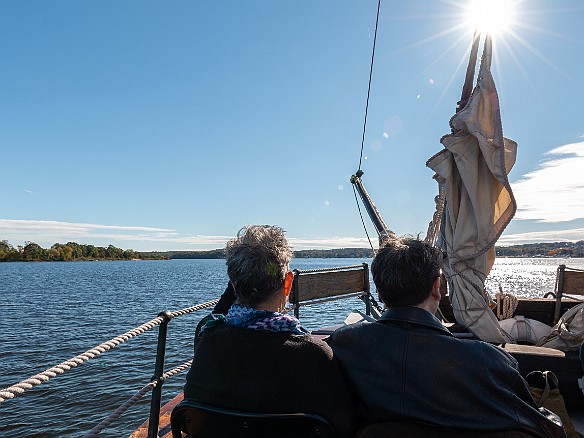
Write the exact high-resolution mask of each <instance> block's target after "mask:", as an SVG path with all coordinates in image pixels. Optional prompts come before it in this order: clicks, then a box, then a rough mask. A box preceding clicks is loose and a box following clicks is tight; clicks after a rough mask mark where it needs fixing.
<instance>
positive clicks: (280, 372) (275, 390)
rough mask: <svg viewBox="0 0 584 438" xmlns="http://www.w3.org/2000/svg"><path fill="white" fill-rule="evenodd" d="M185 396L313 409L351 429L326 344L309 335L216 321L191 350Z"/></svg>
mask: <svg viewBox="0 0 584 438" xmlns="http://www.w3.org/2000/svg"><path fill="white" fill-rule="evenodd" d="M184 393H185V398H187V399H193V400H196V401H199V402H203V403H208V404H210V405H215V406H220V407H224V408H231V409H236V410H242V411H249V412H264V413H292V412H305V413H312V414H317V415H320V416H322V417H324V418H325V419H326V420H328V421H329V422H330V423H331V424H332V426H333V427H334V428H335V430H336V431H337V432H338V433H339V436H343V437H348V436H351V435H352V433H353V432H354V431H355V427H354V426H355V413H354V405H353V401H352V399H351V397H350V395H349V391H348V388H347V386H346V383H345V382H344V380H343V378H342V374H341V372H340V369H339V366H338V364H337V363H336V362H333V354H332V351H331V349H330V347H329V346H328V345H327V344H325V343H324V342H322V341H320V340H318V339H316V338H313V337H312V336H310V335H296V334H293V333H290V332H277V333H275V332H266V331H260V330H249V329H245V328H239V327H234V326H230V325H226V324H225V323H219V324H217V325H215V326H213V327H211V328H208V329H206V330H205V331H204V332H203V334H202V335H201V337H200V340H199V342H198V344H197V346H196V349H195V356H194V359H193V364H192V366H191V369H190V371H189V373H188V375H187V383H186V385H185V387H184Z"/></svg>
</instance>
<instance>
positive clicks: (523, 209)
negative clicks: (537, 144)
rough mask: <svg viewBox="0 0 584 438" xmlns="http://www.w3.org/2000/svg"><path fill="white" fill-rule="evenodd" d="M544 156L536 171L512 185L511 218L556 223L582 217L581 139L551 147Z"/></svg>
mask: <svg viewBox="0 0 584 438" xmlns="http://www.w3.org/2000/svg"><path fill="white" fill-rule="evenodd" d="M545 157H546V158H547V160H546V161H544V162H543V163H542V164H540V166H539V167H538V168H537V169H536V170H534V171H533V172H530V173H528V174H527V175H525V176H524V177H523V178H522V179H521V180H519V181H518V182H516V183H513V184H512V188H513V193H514V194H515V198H516V199H517V204H518V209H517V214H516V215H515V219H523V220H533V221H536V222H550V223H556V222H566V221H571V220H575V219H580V218H584V142H579V143H572V144H568V145H565V146H560V147H558V148H555V149H552V150H551V151H549V152H548V153H546V154H545ZM546 234H549V233H546Z"/></svg>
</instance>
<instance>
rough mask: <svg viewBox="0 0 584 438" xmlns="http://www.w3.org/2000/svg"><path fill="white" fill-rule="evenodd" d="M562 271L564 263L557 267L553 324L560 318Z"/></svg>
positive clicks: (562, 288)
mask: <svg viewBox="0 0 584 438" xmlns="http://www.w3.org/2000/svg"><path fill="white" fill-rule="evenodd" d="M564 272H566V265H560V267H559V268H558V290H557V291H556V308H555V310H554V324H555V323H557V322H558V321H559V320H560V311H561V307H562V295H564Z"/></svg>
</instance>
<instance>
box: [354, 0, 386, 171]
mask: <svg viewBox="0 0 584 438" xmlns="http://www.w3.org/2000/svg"><path fill="white" fill-rule="evenodd" d="M380 9H381V0H377V16H376V17H375V32H374V34H373V49H372V50H371V65H370V66H369V83H368V85H367V101H366V103H365V120H364V121H363V136H362V138H361V154H360V155H359V170H361V164H362V163H363V147H364V145H365V130H366V129H367V113H368V111H369V96H370V95H371V78H372V77H373V60H374V59H375V44H376V43H377V25H378V23H379V11H380Z"/></svg>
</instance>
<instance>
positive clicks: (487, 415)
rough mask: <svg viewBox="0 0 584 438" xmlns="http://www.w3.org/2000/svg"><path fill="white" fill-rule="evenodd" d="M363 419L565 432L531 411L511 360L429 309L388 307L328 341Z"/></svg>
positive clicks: (543, 433) (539, 433) (549, 433)
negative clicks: (460, 334)
mask: <svg viewBox="0 0 584 438" xmlns="http://www.w3.org/2000/svg"><path fill="white" fill-rule="evenodd" d="M329 344H330V345H331V347H332V349H333V351H334V355H335V358H336V359H337V360H338V361H339V362H340V364H341V368H342V371H343V373H344V374H345V377H346V378H347V380H348V382H349V386H350V387H351V390H352V391H353V393H354V395H355V397H356V398H357V401H358V404H357V413H358V416H359V417H360V419H361V420H362V421H363V423H364V424H371V423H377V422H383V421H393V420H416V421H420V422H425V423H429V424H434V425H438V426H443V427H448V428H454V429H473V430H482V431H503V430H519V429H521V430H526V431H528V432H531V433H535V434H536V436H542V437H559V436H564V435H563V430H561V428H560V427H558V426H557V425H555V424H554V423H552V422H551V421H549V420H547V419H546V418H545V417H544V416H543V415H541V414H540V413H539V412H538V411H537V409H536V405H535V402H534V401H533V398H532V396H531V393H530V392H529V388H528V386H527V384H526V382H525V380H524V379H523V378H522V377H521V375H520V374H519V371H518V366H517V361H516V360H515V359H514V358H512V357H511V356H510V355H509V354H507V353H505V352H504V351H503V350H501V349H500V348H498V347H495V346H493V345H491V344H487V343H485V342H481V341H476V340H462V339H457V338H455V337H454V336H453V335H452V334H451V333H450V332H449V331H448V330H447V329H446V328H444V327H443V326H442V324H441V323H440V321H438V320H437V319H436V318H435V317H434V316H433V315H432V314H430V313H429V312H427V311H426V310H423V309H420V308H416V307H394V308H391V309H389V310H387V311H386V312H385V313H384V314H383V315H382V317H381V318H380V319H379V320H378V321H376V322H374V323H359V324H355V325H353V326H347V327H343V328H341V329H339V330H337V331H335V332H334V333H333V334H332V336H331V338H330V340H329Z"/></svg>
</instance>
